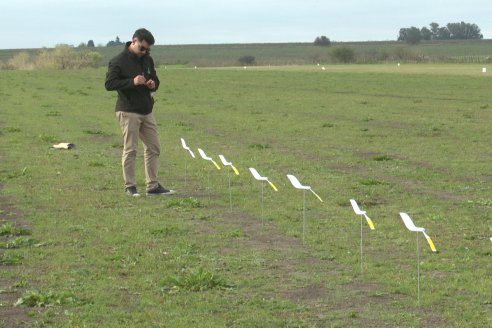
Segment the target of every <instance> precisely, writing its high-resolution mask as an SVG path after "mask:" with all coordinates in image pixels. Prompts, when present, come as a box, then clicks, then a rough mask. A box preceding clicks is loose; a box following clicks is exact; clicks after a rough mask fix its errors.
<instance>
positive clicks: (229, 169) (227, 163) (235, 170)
mask: <svg viewBox="0 0 492 328" xmlns="http://www.w3.org/2000/svg"><path fill="white" fill-rule="evenodd" d="M219 158H220V160H221V161H222V164H224V166H227V178H228V179H229V206H230V208H231V213H232V190H231V168H232V169H233V170H234V173H236V175H239V171H238V170H237V169H236V168H235V167H234V165H232V163H231V162H229V161H227V159H226V158H225V157H224V155H219Z"/></svg>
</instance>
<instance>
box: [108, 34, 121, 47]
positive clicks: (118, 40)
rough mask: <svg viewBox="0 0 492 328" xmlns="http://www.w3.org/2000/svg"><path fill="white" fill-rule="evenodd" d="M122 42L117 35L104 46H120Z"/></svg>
mask: <svg viewBox="0 0 492 328" xmlns="http://www.w3.org/2000/svg"><path fill="white" fill-rule="evenodd" d="M122 44H123V42H121V41H120V37H119V36H116V39H115V40H114V41H113V40H111V41H109V42H108V43H107V44H106V46H107V47H113V46H120V45H122Z"/></svg>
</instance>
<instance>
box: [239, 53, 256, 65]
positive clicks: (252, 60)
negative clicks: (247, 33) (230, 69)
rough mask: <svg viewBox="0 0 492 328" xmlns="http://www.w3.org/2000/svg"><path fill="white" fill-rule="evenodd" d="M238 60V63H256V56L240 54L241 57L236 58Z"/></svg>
mask: <svg viewBox="0 0 492 328" xmlns="http://www.w3.org/2000/svg"><path fill="white" fill-rule="evenodd" d="M238 62H239V64H240V65H243V66H244V65H255V64H256V58H255V56H250V55H247V56H242V57H241V58H239V59H238Z"/></svg>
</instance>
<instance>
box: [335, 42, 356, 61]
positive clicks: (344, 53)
mask: <svg viewBox="0 0 492 328" xmlns="http://www.w3.org/2000/svg"><path fill="white" fill-rule="evenodd" d="M331 55H332V56H333V58H335V60H336V61H338V62H342V63H352V62H354V61H355V51H354V49H352V48H350V47H347V46H343V47H338V48H335V49H333V51H332V52H331Z"/></svg>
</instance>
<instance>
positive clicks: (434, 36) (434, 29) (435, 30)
mask: <svg viewBox="0 0 492 328" xmlns="http://www.w3.org/2000/svg"><path fill="white" fill-rule="evenodd" d="M429 27H430V31H431V33H432V37H431V39H437V36H438V32H439V24H437V23H435V22H432V23H430V24H429Z"/></svg>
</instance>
